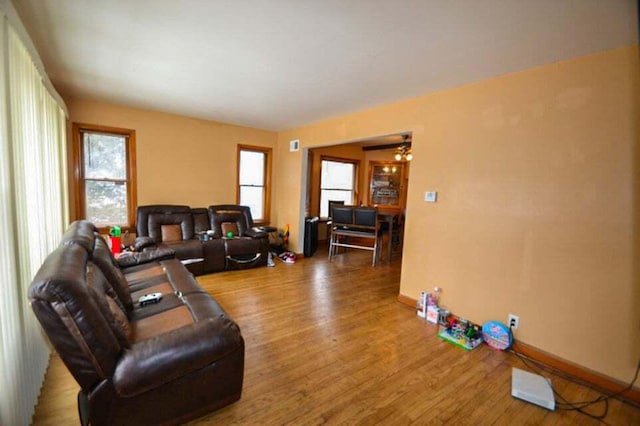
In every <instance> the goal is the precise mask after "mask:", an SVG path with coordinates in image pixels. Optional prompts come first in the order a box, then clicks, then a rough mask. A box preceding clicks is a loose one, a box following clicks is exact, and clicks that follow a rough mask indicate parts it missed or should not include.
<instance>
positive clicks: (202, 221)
mask: <svg viewBox="0 0 640 426" xmlns="http://www.w3.org/2000/svg"><path fill="white" fill-rule="evenodd" d="M191 215H192V216H193V231H194V232H195V233H196V234H197V233H199V232H205V231H207V230H209V229H211V228H209V226H210V224H209V212H207V209H205V208H204V207H197V208H194V209H191Z"/></svg>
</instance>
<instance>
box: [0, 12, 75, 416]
mask: <svg viewBox="0 0 640 426" xmlns="http://www.w3.org/2000/svg"><path fill="white" fill-rule="evenodd" d="M4 12H6V11H3V10H2V9H0V18H1V24H0V356H1V358H0V424H2V425H19V424H29V423H30V422H31V416H32V414H33V408H34V406H35V403H36V401H37V397H38V393H39V391H40V386H41V384H42V379H43V377H44V372H45V369H46V367H47V363H48V359H49V348H48V346H47V344H46V342H45V340H44V339H43V337H42V334H41V332H40V327H39V324H38V323H37V321H36V319H35V316H34V315H33V313H32V311H31V308H30V307H29V303H28V299H27V289H28V287H29V283H30V281H31V279H32V277H33V275H34V274H35V273H36V271H37V270H38V268H39V266H40V265H41V263H42V261H43V260H44V258H45V257H46V255H47V253H48V252H50V251H51V250H53V249H54V248H55V247H56V246H57V244H58V242H59V239H60V235H61V233H62V231H63V229H64V227H65V226H66V224H67V223H68V212H67V205H68V203H67V199H66V197H67V193H68V192H67V182H66V152H65V148H66V121H65V112H64V110H63V109H62V107H61V105H60V104H59V102H58V101H57V100H56V98H54V97H53V96H52V94H51V93H50V92H49V91H48V90H47V88H46V87H45V84H44V83H43V77H42V75H41V73H40V71H39V70H38V68H37V67H36V65H35V64H34V60H33V58H32V56H31V55H30V53H29V52H28V51H27V49H26V47H25V44H24V42H23V40H22V39H21V37H19V36H18V34H17V32H16V30H15V29H14V27H13V26H12V25H11V24H10V23H9V21H8V18H7V15H6V14H5V13H4ZM56 96H57V94H56Z"/></svg>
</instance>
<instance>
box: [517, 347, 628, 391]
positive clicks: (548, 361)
mask: <svg viewBox="0 0 640 426" xmlns="http://www.w3.org/2000/svg"><path fill="white" fill-rule="evenodd" d="M512 348H513V350H514V351H516V352H518V353H520V354H522V355H524V356H526V357H527V358H531V359H533V360H536V361H538V362H540V363H542V364H544V365H548V366H550V367H553V368H554V369H556V370H559V371H561V372H562V373H565V374H568V375H570V376H572V377H575V378H577V379H579V380H581V381H583V382H586V383H589V384H590V385H592V386H594V387H596V388H597V389H599V390H600V391H603V393H605V394H611V393H617V392H620V391H621V390H623V389H624V388H626V387H627V386H628V383H623V382H621V381H619V380H616V379H614V378H612V377H608V376H605V375H603V374H600V373H598V372H596V371H593V370H590V369H588V368H586V367H582V366H579V365H576V364H574V363H572V362H570V361H567V360H565V359H562V358H560V357H557V356H555V355H553V354H550V353H548V352H545V351H543V350H540V349H538V348H535V347H533V346H531V345H528V344H526V343H522V342H519V341H514V343H513V346H512ZM620 398H622V399H627V400H629V401H633V402H636V403H640V389H638V388H637V387H634V388H632V389H630V390H628V391H626V392H623V393H622V394H621V395H620Z"/></svg>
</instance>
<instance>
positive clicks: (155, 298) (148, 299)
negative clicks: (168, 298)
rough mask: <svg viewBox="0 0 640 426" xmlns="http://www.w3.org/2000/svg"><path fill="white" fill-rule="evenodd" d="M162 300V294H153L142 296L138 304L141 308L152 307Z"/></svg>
mask: <svg viewBox="0 0 640 426" xmlns="http://www.w3.org/2000/svg"><path fill="white" fill-rule="evenodd" d="M160 299H162V293H151V294H145V295H144V296H140V299H138V303H139V304H140V306H147V305H151V304H152V303H158V302H159V301H160Z"/></svg>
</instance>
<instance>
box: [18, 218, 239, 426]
mask: <svg viewBox="0 0 640 426" xmlns="http://www.w3.org/2000/svg"><path fill="white" fill-rule="evenodd" d="M159 258H161V259H164V260H159V261H155V260H151V259H153V256H151V255H149V254H148V253H145V255H144V256H142V257H141V259H138V260H139V262H134V263H133V266H131V267H130V268H127V269H120V268H119V267H118V266H117V264H116V263H115V261H114V259H113V257H111V254H110V251H109V248H108V246H107V244H106V242H105V241H104V240H103V239H102V237H100V236H99V235H98V234H97V232H96V229H95V227H93V225H92V224H90V223H89V222H84V221H82V222H76V223H74V224H73V225H72V226H71V227H70V228H69V230H68V231H67V232H66V234H65V235H64V236H63V239H62V243H61V245H60V246H59V247H58V249H56V250H55V251H53V252H52V253H51V254H50V255H49V256H48V257H47V259H46V260H45V262H44V264H43V265H42V267H41V268H40V270H39V271H38V273H37V274H36V276H35V278H34V279H33V282H32V284H31V287H30V288H29V300H30V302H31V307H32V309H33V311H34V313H35V315H36V317H37V318H38V320H39V321H40V323H41V325H42V328H43V329H44V331H45V332H46V334H47V336H48V337H49V339H50V341H51V343H52V344H53V346H54V347H55V349H56V351H57V352H58V354H59V355H60V358H61V359H62V361H63V362H64V363H65V365H66V366H67V368H68V369H69V371H70V372H71V374H72V375H73V377H74V378H75V379H76V381H77V382H78V384H79V385H80V387H81V390H80V393H79V395H78V407H79V412H80V419H81V422H82V424H85V425H86V424H91V425H114V424H117V425H146V424H179V423H182V422H185V421H187V420H190V419H193V418H196V417H199V416H201V415H203V414H205V413H207V412H209V411H212V410H215V409H217V408H220V407H223V406H225V405H228V404H230V403H232V402H234V401H236V400H238V399H239V398H240V395H241V392H242V381H243V371H244V340H243V338H242V335H241V334H240V330H239V328H238V326H237V325H236V323H235V322H234V321H233V320H232V319H231V318H230V317H229V316H228V315H227V314H226V312H225V311H224V310H223V309H222V307H220V305H218V303H217V302H216V301H215V300H214V299H213V298H212V297H211V296H209V295H208V294H207V293H206V292H205V291H204V290H203V289H202V288H201V287H200V286H199V285H198V283H197V282H196V281H195V278H194V277H193V276H192V275H191V274H190V273H189V272H188V271H187V270H186V269H185V267H184V266H183V265H182V263H180V261H178V260H177V259H166V253H161V254H160V257H159ZM148 260H151V261H149V262H148V263H144V262H145V261H148ZM156 292H157V293H161V294H162V298H161V299H160V301H159V302H158V303H155V304H152V305H149V306H142V307H141V306H140V305H139V304H138V303H136V302H137V300H138V298H139V297H140V296H141V295H143V294H147V293H156Z"/></svg>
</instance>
